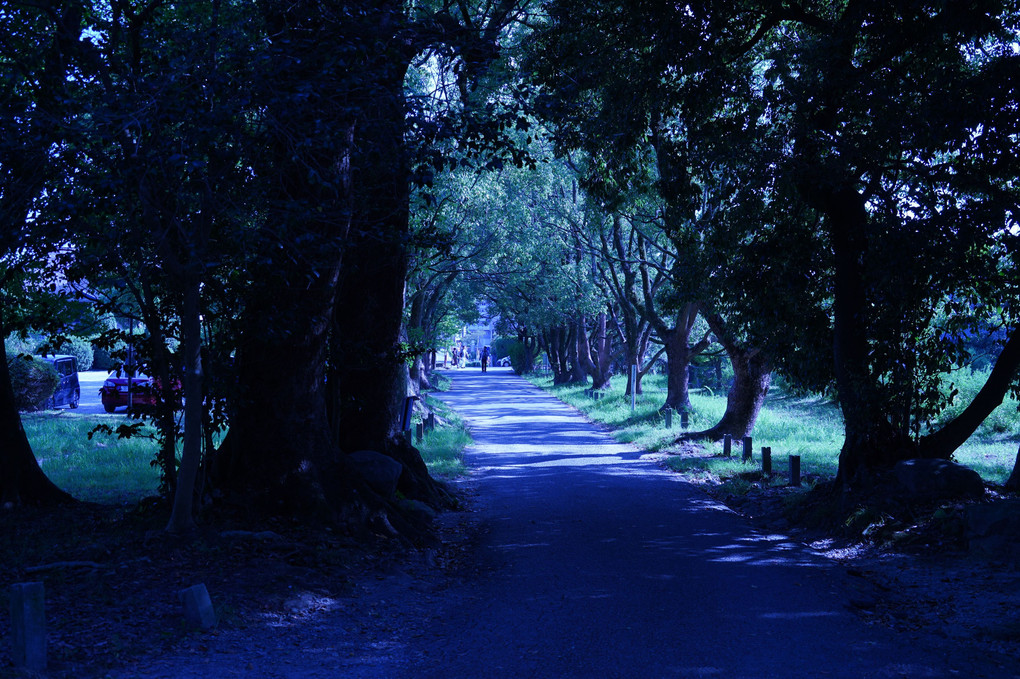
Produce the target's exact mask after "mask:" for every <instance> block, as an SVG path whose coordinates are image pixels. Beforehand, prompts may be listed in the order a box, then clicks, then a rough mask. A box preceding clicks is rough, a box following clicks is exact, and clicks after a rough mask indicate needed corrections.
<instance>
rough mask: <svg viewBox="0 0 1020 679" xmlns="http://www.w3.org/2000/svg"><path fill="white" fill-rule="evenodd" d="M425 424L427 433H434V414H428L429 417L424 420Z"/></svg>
mask: <svg viewBox="0 0 1020 679" xmlns="http://www.w3.org/2000/svg"><path fill="white" fill-rule="evenodd" d="M425 422H426V423H427V425H426V426H427V427H428V430H429V431H434V430H435V428H436V414H435V413H429V417H428V419H427V420H425Z"/></svg>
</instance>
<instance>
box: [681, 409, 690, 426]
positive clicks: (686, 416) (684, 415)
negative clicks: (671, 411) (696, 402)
mask: <svg viewBox="0 0 1020 679" xmlns="http://www.w3.org/2000/svg"><path fill="white" fill-rule="evenodd" d="M690 426H691V415H690V413H688V412H687V410H686V409H685V410H681V411H680V428H681V429H684V430H686V429H688V428H689V427H690Z"/></svg>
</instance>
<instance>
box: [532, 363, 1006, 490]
mask: <svg viewBox="0 0 1020 679" xmlns="http://www.w3.org/2000/svg"><path fill="white" fill-rule="evenodd" d="M530 379H531V381H532V382H533V383H534V384H536V385H538V386H540V387H541V388H543V389H546V390H549V391H551V392H552V393H553V394H555V395H556V396H557V397H558V398H560V399H561V400H563V401H565V402H567V403H569V404H570V405H572V406H573V407H575V408H577V409H578V410H580V411H581V412H582V413H584V414H585V415H586V416H587V417H588V418H589V419H591V420H593V421H595V422H598V423H601V424H604V425H606V426H608V427H609V428H611V429H612V430H613V435H614V437H616V438H617V440H619V441H623V442H626V443H630V444H632V445H635V446H637V447H639V448H642V449H645V450H649V451H658V452H662V453H670V454H673V455H674V457H671V458H670V460H669V461H668V465H669V466H670V467H671V468H673V469H675V470H676V471H682V472H683V473H685V474H689V475H692V476H693V477H695V478H701V479H703V480H712V481H717V480H719V479H725V478H731V477H735V476H738V475H740V474H742V473H744V472H750V471H752V470H754V469H756V468H757V466H758V465H760V463H761V450H762V448H763V447H769V448H771V449H772V456H773V470H774V472H775V473H776V475H777V480H776V481H775V482H776V483H781V482H782V479H783V475H784V474H785V473H786V470H787V469H788V457H789V456H791V455H798V456H800V458H801V473H802V474H803V475H804V476H820V477H832V476H835V474H836V471H837V468H838V465H839V451H840V448H841V447H842V445H843V418H842V414H841V413H840V410H839V406H838V405H837V404H836V403H834V402H833V401H832V400H831V399H830V398H827V397H825V396H819V395H813V394H797V393H791V392H788V391H783V390H781V389H773V391H772V392H771V393H770V394H769V396H768V397H767V398H766V401H765V405H764V406H763V408H762V410H761V413H760V415H759V417H758V421H757V423H756V424H755V428H754V431H753V433H752V443H753V450H752V452H753V459H752V461H751V462H750V463H743V462H741V454H742V446H741V441H734V442H733V449H732V457H731V458H729V459H727V458H724V457H723V456H722V454H723V446H722V443H721V442H711V441H705V442H701V443H699V445H698V446H694V447H692V446H690V445H686V446H680V445H677V444H676V441H675V440H676V437H677V436H679V435H680V433H682V431H683V430H682V429H681V427H680V416H679V414H674V415H673V421H672V426H671V427H669V428H667V427H666V423H665V417H664V415H663V414H662V413H660V412H659V407H661V405H662V403H663V402H664V401H665V396H666V388H665V377H664V376H660V375H649V376H647V377H645V379H644V381H643V388H644V393H643V394H640V395H638V397H637V399H636V403H635V406H636V407H635V408H634V409H633V410H632V409H631V399H630V397H629V396H625V395H624V393H623V390H624V387H625V384H626V380H625V379H623V378H621V377H618V378H615V379H614V380H613V382H612V383H611V385H610V388H609V389H607V390H605V393H604V395H603V396H602V397H601V398H599V399H597V400H596V399H593V398H592V397H591V396H589V395H588V393H587V387H586V386H585V385H566V386H555V387H554V386H553V385H552V379H551V378H548V377H546V378H535V377H532V378H530ZM690 397H691V406H692V410H691V412H690V413H689V418H690V421H689V426H688V431H698V430H703V429H707V428H709V427H711V426H712V425H714V424H715V423H716V422H718V421H719V419H720V418H721V417H722V414H723V412H724V411H725V409H726V398H725V395H722V394H720V395H711V394H708V393H707V392H704V393H703V392H700V391H698V390H694V391H692V392H691V395H690ZM982 431H983V430H979V433H978V435H975V436H974V437H972V438H971V440H970V441H968V442H967V443H966V444H965V445H964V446H963V447H962V448H960V450H959V451H957V453H956V455H955V456H954V459H955V460H956V461H958V462H960V463H961V464H964V465H966V466H968V467H971V468H973V469H975V470H976V471H977V472H978V473H980V474H981V475H982V477H983V478H984V479H985V480H987V481H990V482H992V483H999V484H1001V483H1003V482H1004V481H1005V480H1006V478H1008V476H1009V473H1010V471H1011V470H1012V467H1013V462H1014V460H1015V457H1016V447H1017V442H1016V438H1015V437H1014V438H1008V439H1004V440H1001V439H1002V437H1001V435H1000V437H999V438H1000V440H989V439H988V438H985V439H982V438H981V432H982ZM697 448H700V451H697V452H694V451H696V450H697Z"/></svg>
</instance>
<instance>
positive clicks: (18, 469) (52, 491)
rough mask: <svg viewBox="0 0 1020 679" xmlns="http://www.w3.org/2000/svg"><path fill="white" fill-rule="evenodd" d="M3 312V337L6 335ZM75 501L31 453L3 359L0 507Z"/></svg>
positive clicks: (0, 376)
mask: <svg viewBox="0 0 1020 679" xmlns="http://www.w3.org/2000/svg"><path fill="white" fill-rule="evenodd" d="M6 336H7V330H6V328H5V327H4V323H3V317H2V312H0V337H6ZM71 502H74V499H73V498H72V497H71V496H70V495H68V494H67V493H65V492H64V491H62V490H61V489H60V488H57V486H55V485H54V484H53V482H52V481H50V480H49V478H47V476H46V475H45V474H44V473H43V471H42V469H40V468H39V463H38V462H37V461H36V459H35V455H34V454H33V453H32V446H31V445H30V444H29V442H28V437H27V436H26V435H25V429H24V427H22V425H21V415H20V414H19V413H18V406H17V404H16V403H15V400H14V388H13V387H12V386H11V372H10V368H9V366H8V365H7V357H6V356H4V359H3V360H2V361H0V507H3V508H11V507H16V506H18V505H30V506H50V505H59V504H67V503H71Z"/></svg>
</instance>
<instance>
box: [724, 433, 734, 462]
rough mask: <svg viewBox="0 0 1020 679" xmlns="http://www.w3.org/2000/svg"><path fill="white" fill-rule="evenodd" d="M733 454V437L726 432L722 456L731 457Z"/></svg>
mask: <svg viewBox="0 0 1020 679" xmlns="http://www.w3.org/2000/svg"><path fill="white" fill-rule="evenodd" d="M732 454H733V437H732V436H731V435H730V434H726V435H724V436H723V437H722V456H723V457H729V456H730V455H732Z"/></svg>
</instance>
